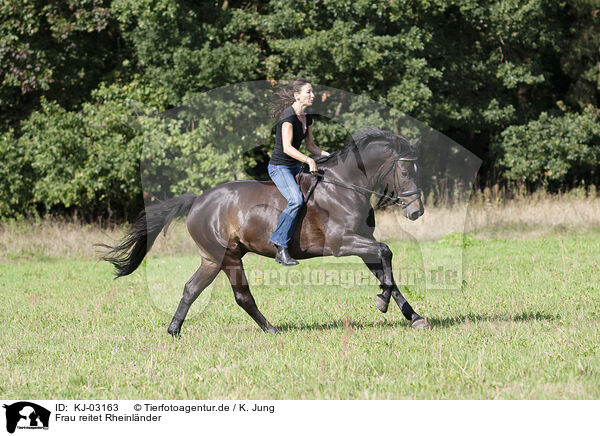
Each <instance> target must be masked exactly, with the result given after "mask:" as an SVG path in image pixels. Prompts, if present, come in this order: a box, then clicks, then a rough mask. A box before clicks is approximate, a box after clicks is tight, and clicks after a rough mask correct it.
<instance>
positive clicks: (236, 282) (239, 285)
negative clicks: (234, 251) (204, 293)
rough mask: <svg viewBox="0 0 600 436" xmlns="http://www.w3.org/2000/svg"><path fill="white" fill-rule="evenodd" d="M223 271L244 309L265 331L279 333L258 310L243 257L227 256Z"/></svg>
mask: <svg viewBox="0 0 600 436" xmlns="http://www.w3.org/2000/svg"><path fill="white" fill-rule="evenodd" d="M223 271H224V272H225V274H227V277H228V278H229V281H230V282H231V287H232V288H233V294H234V296H235V302H236V303H237V304H238V305H239V306H240V307H241V308H242V309H244V310H245V311H246V313H248V315H250V316H251V317H252V319H253V320H254V321H256V323H257V324H258V325H259V326H260V328H261V329H263V331H265V332H267V333H279V332H278V331H277V329H276V328H275V327H273V326H272V325H271V324H270V323H269V322H268V321H267V319H266V318H265V317H264V315H263V314H262V313H260V311H259V310H258V307H257V306H256V302H255V301H254V297H252V294H251V293H250V287H249V286H248V280H247V279H246V274H245V273H244V267H243V265H242V259H240V258H238V257H230V256H227V257H226V258H225V260H224V262H223Z"/></svg>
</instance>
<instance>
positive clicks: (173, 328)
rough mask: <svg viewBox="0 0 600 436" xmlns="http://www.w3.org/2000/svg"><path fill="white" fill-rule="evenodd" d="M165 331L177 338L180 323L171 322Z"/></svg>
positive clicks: (179, 331)
mask: <svg viewBox="0 0 600 436" xmlns="http://www.w3.org/2000/svg"><path fill="white" fill-rule="evenodd" d="M167 333H168V334H169V335H171V336H172V337H174V338H178V337H179V336H180V334H181V324H179V323H176V322H172V323H171V324H170V325H169V328H167Z"/></svg>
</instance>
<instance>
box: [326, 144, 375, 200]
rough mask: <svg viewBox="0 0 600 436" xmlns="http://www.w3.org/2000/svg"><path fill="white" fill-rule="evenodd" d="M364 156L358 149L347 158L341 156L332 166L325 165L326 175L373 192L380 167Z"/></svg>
mask: <svg viewBox="0 0 600 436" xmlns="http://www.w3.org/2000/svg"><path fill="white" fill-rule="evenodd" d="M363 154H364V153H362V154H361V152H360V150H358V149H357V150H355V151H351V152H349V153H348V154H347V155H346V156H339V157H338V158H337V160H336V161H335V162H332V164H330V165H324V168H323V169H324V170H325V175H326V176H327V173H328V172H329V173H330V174H331V175H332V176H333V177H335V178H337V179H338V180H339V181H342V182H345V183H349V184H350V183H351V184H353V185H358V186H360V187H362V188H366V189H370V190H372V189H373V188H374V187H375V186H374V184H375V178H376V177H375V174H376V172H377V168H378V167H379V165H378V164H377V163H374V162H373V160H372V159H368V157H367V156H363Z"/></svg>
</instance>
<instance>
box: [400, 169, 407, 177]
mask: <svg viewBox="0 0 600 436" xmlns="http://www.w3.org/2000/svg"><path fill="white" fill-rule="evenodd" d="M400 174H402V177H408V171H404V170H403V171H402V172H401V173H400Z"/></svg>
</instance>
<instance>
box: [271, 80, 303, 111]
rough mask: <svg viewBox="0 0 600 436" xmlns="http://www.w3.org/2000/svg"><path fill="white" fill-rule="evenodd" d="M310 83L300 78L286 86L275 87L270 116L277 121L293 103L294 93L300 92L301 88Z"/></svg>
mask: <svg viewBox="0 0 600 436" xmlns="http://www.w3.org/2000/svg"><path fill="white" fill-rule="evenodd" d="M307 83H310V82H309V81H308V80H306V79H303V78H301V77H299V78H296V79H294V80H292V81H291V82H290V83H288V84H287V85H286V86H277V87H276V90H275V99H274V101H273V103H271V108H272V110H273V111H272V113H271V115H272V116H273V118H275V119H279V117H280V116H281V113H282V112H283V110H284V109H285V108H286V107H288V106H291V105H292V103H294V101H295V99H294V92H300V90H301V89H302V87H303V86H304V85H306V84H307Z"/></svg>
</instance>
